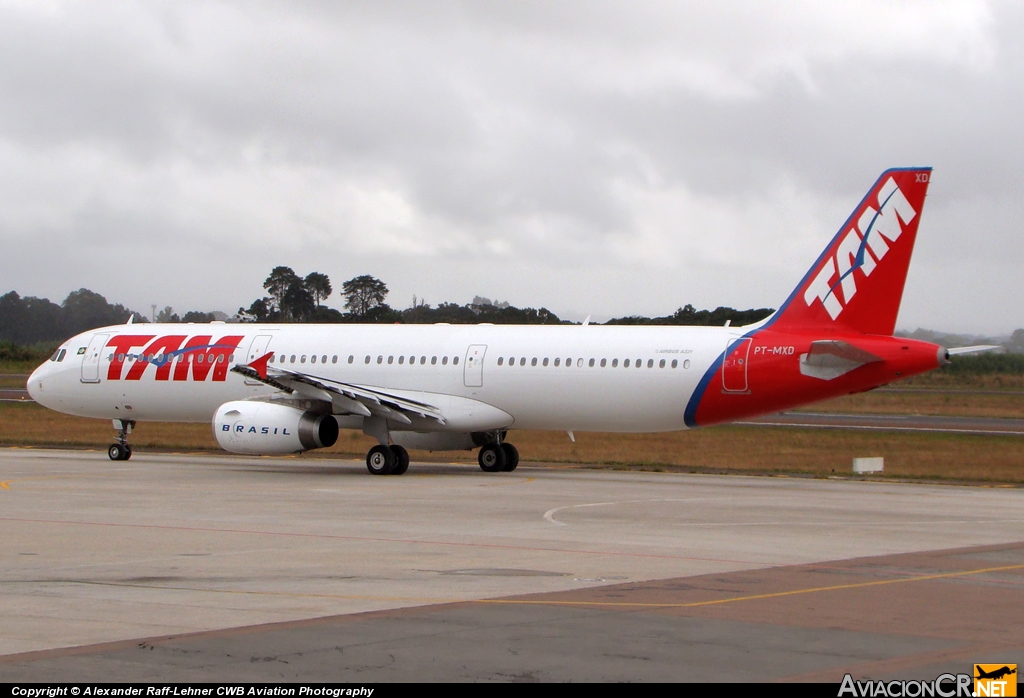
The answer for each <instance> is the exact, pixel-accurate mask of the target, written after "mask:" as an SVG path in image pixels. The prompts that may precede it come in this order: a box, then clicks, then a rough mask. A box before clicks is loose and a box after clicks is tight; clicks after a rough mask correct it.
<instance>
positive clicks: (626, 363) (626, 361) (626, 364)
mask: <svg viewBox="0 0 1024 698" xmlns="http://www.w3.org/2000/svg"><path fill="white" fill-rule="evenodd" d="M622 368H629V359H626V360H625V361H623V362H622Z"/></svg>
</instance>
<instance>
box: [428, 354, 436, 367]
mask: <svg viewBox="0 0 1024 698" xmlns="http://www.w3.org/2000/svg"><path fill="white" fill-rule="evenodd" d="M430 365H431V366H436V365H437V357H436V356H431V357H430Z"/></svg>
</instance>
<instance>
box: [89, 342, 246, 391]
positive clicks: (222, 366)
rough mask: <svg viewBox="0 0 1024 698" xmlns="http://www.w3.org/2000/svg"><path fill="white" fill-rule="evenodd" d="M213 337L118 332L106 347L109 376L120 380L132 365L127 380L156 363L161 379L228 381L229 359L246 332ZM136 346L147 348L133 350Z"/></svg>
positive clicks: (154, 365)
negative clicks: (122, 333)
mask: <svg viewBox="0 0 1024 698" xmlns="http://www.w3.org/2000/svg"><path fill="white" fill-rule="evenodd" d="M212 339H213V335H208V334H206V335H196V336H195V337H191V338H189V337H188V336H187V335H183V334H180V335H167V336H164V337H155V336H154V335H151V334H149V335H139V334H132V335H117V336H115V337H112V338H110V340H108V341H107V346H106V348H107V350H109V352H110V353H109V355H108V360H109V361H110V366H109V367H108V368H107V380H111V381H117V380H121V379H122V374H123V373H124V367H125V366H126V365H127V366H128V367H129V368H128V373H127V374H125V375H124V380H130V381H137V380H141V379H142V376H143V375H144V374H145V373H146V369H147V368H149V367H150V366H153V367H154V372H155V376H154V377H155V378H156V380H158V381H166V380H171V379H172V377H173V379H174V380H176V381H185V380H190V379H191V380H194V381H205V380H206V379H207V377H208V376H212V377H211V380H214V381H225V380H227V376H228V362H229V359H230V357H231V355H232V354H233V353H234V352H235V351H236V350H237V349H238V344H239V343H240V342H241V341H242V339H243V336H242V335H228V336H226V337H221V338H220V339H218V340H217V341H216V342H213V341H212ZM186 340H188V341H186ZM137 347H144V348H143V349H142V350H141V351H136V352H133V351H132V350H133V349H135V348H137ZM172 369H173V376H172Z"/></svg>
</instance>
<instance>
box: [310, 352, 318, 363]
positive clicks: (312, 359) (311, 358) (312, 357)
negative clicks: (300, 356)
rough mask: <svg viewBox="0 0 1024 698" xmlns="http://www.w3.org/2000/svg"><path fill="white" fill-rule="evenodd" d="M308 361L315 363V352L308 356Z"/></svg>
mask: <svg viewBox="0 0 1024 698" xmlns="http://www.w3.org/2000/svg"><path fill="white" fill-rule="evenodd" d="M309 362H310V363H313V364H315V363H316V354H313V356H311V357H309Z"/></svg>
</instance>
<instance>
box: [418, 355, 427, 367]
mask: <svg viewBox="0 0 1024 698" xmlns="http://www.w3.org/2000/svg"><path fill="white" fill-rule="evenodd" d="M425 363H427V357H425V356H421V357H420V366H422V365H423V364H425Z"/></svg>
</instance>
